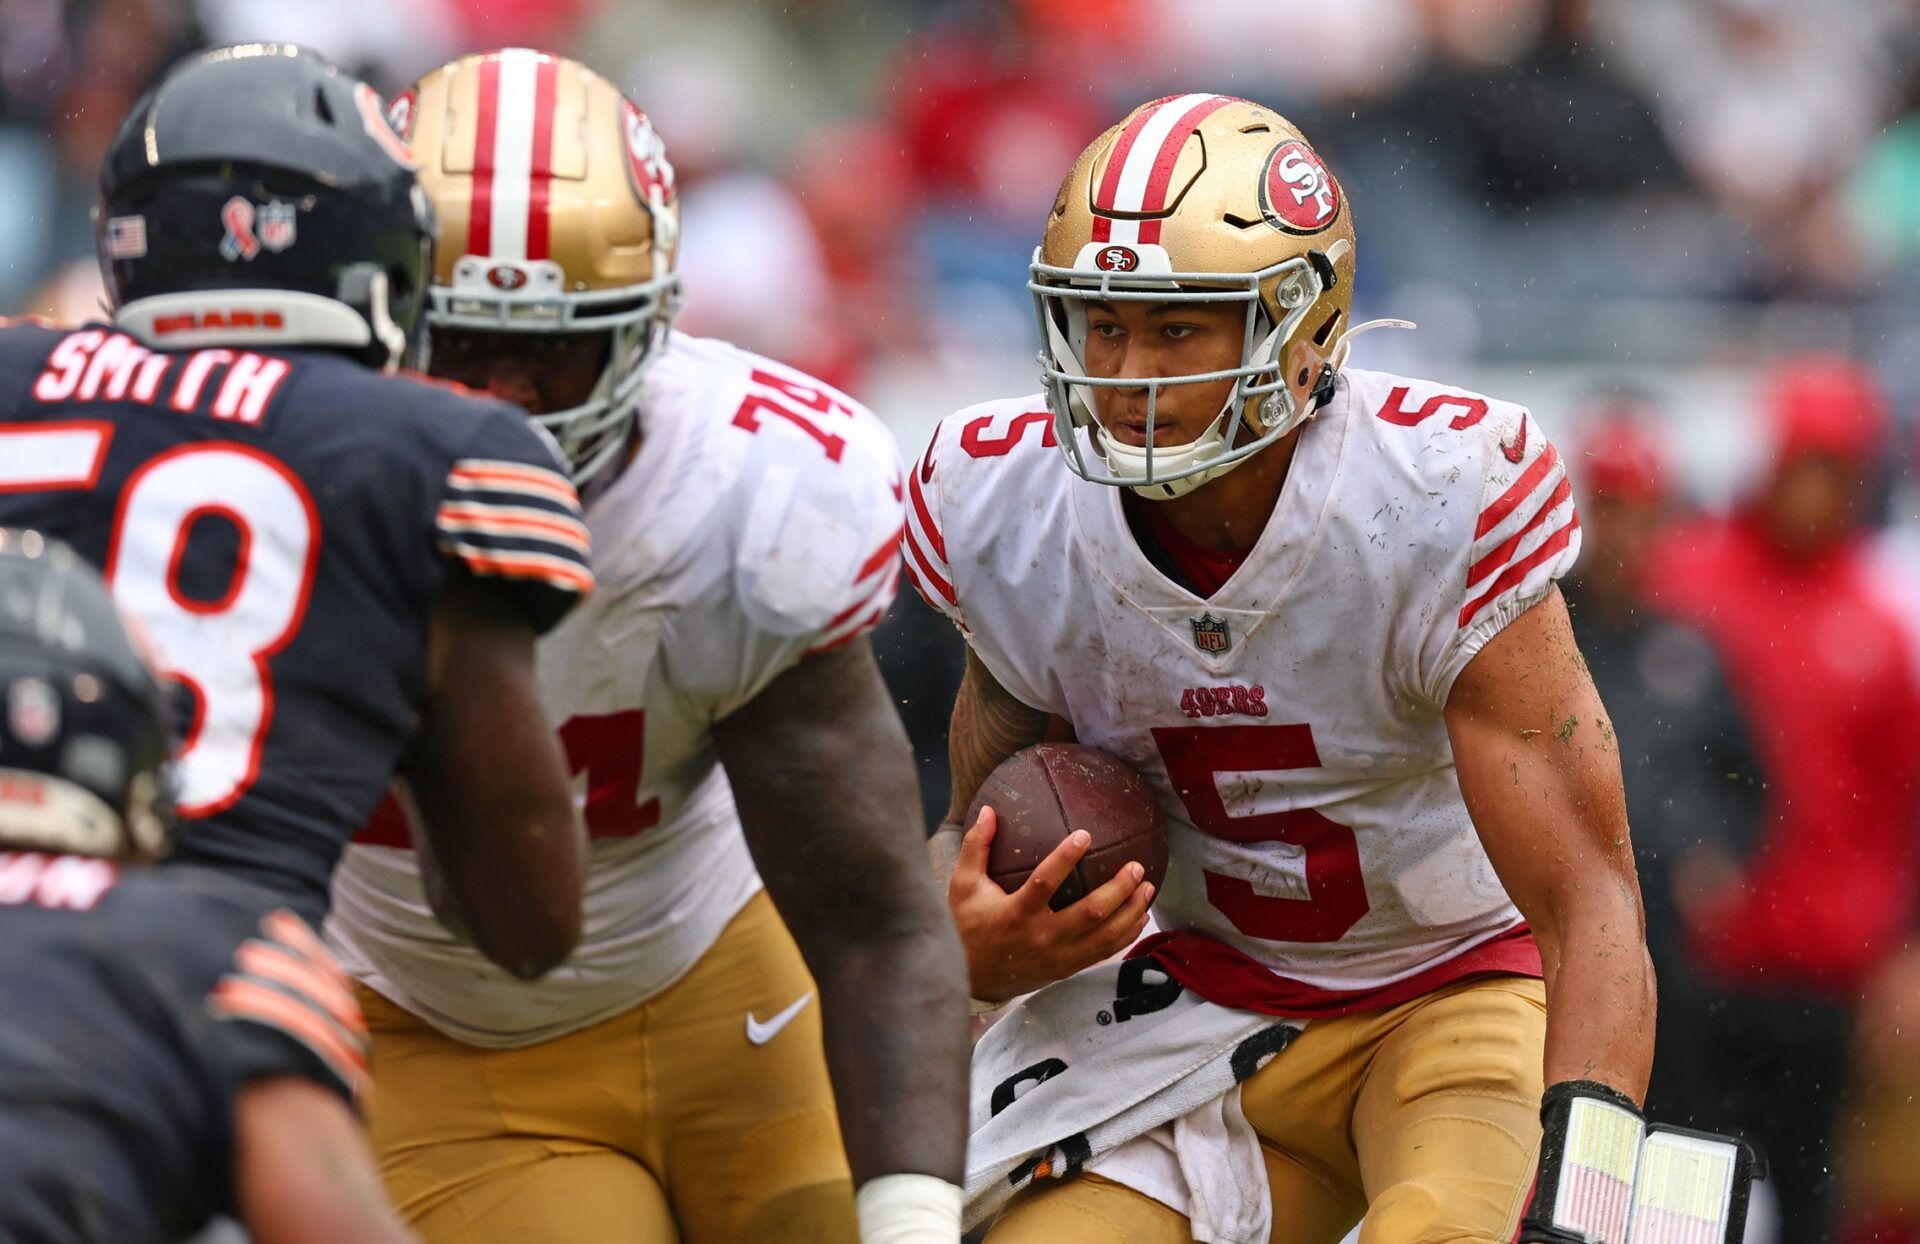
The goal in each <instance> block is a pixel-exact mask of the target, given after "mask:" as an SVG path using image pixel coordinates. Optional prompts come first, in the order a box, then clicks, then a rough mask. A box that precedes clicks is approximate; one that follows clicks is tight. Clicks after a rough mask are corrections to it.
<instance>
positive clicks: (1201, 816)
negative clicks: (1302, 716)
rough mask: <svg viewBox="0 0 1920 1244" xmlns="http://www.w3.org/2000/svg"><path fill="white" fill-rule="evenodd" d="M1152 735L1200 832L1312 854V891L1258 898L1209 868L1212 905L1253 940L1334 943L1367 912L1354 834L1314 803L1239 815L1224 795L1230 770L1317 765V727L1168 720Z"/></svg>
mask: <svg viewBox="0 0 1920 1244" xmlns="http://www.w3.org/2000/svg"><path fill="white" fill-rule="evenodd" d="M1153 741H1154V743H1155V744H1156V745H1158V746H1159V748H1160V756H1161V759H1162V760H1164V761H1165V762H1166V767H1167V777H1168V778H1170V779H1172V781H1173V789H1174V791H1175V793H1177V794H1178V795H1179V796H1180V802H1181V803H1182V804H1184V805H1185V806H1186V809H1187V819H1188V820H1190V821H1192V822H1193V825H1194V828H1195V829H1198V830H1199V831H1200V832H1201V833H1203V834H1206V835H1208V836H1209V837H1212V838H1223V839H1225V840H1226V841H1228V842H1243V843H1262V842H1283V843H1286V844H1287V845H1289V846H1293V847H1298V848H1299V849H1300V850H1301V851H1302V852H1303V853H1304V855H1305V857H1306V858H1305V865H1306V875H1307V897H1305V898H1280V897H1276V896H1274V895H1270V894H1261V893H1259V892H1258V891H1256V890H1255V889H1254V888H1253V883H1252V882H1251V881H1248V880H1247V879H1246V878H1244V877H1230V876H1227V875H1226V874H1225V873H1218V872H1212V871H1209V872H1208V873H1207V874H1206V879H1207V901H1208V902H1209V903H1212V904H1213V906H1214V907H1215V908H1216V909H1217V910H1218V911H1219V912H1220V913H1221V914H1222V915H1224V916H1225V917H1226V918H1227V919H1228V920H1230V921H1232V922H1233V927H1234V928H1236V929H1238V930H1240V931H1241V932H1242V933H1245V934H1246V935H1247V936H1248V937H1258V938H1262V939H1264V940H1266V941H1270V942H1337V941H1339V940H1340V939H1341V938H1343V937H1345V936H1346V935H1347V930H1349V929H1351V928H1352V927H1353V926H1354V925H1356V924H1358V923H1360V918H1361V917H1362V916H1364V915H1366V914H1367V908H1368V903H1367V886H1366V881H1365V879H1364V878H1363V877H1362V875H1361V872H1360V847H1359V844H1358V843H1357V842H1356V841H1355V840H1354V836H1353V831H1352V830H1351V829H1349V828H1347V827H1346V826H1345V825H1341V824H1339V823H1337V822H1335V821H1330V820H1328V819H1327V818H1326V817H1324V816H1322V815H1320V813H1318V812H1316V811H1314V810H1313V809H1312V808H1293V809H1289V810H1288V811H1285V812H1258V813H1254V814H1253V815H1251V816H1234V815H1232V814H1231V813H1229V812H1228V811H1227V805H1226V801H1225V800H1224V799H1223V798H1222V797H1221V795H1220V785H1219V779H1220V777H1221V775H1223V774H1250V773H1259V772H1261V771H1262V770H1267V771H1271V770H1275V769H1317V768H1319V767H1320V753H1319V752H1318V751H1317V750H1316V749H1315V748H1314V746H1313V727H1312V726H1307V725H1285V726H1163V727H1159V728H1157V729H1155V730H1154V732H1153Z"/></svg>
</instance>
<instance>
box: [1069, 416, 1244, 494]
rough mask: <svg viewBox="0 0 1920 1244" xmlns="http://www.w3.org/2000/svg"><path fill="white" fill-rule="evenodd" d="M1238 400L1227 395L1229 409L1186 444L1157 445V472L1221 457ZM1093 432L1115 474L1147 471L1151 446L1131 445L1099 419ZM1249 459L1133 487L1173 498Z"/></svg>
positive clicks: (1178, 469) (1175, 471) (1174, 472)
mask: <svg viewBox="0 0 1920 1244" xmlns="http://www.w3.org/2000/svg"><path fill="white" fill-rule="evenodd" d="M1236 405H1238V402H1237V401H1235V399H1233V398H1228V399H1227V405H1226V407H1225V409H1223V410H1221V412H1220V413H1219V414H1218V415H1216V416H1215V417H1214V420H1213V422H1212V423H1210V424H1208V425H1207V430H1206V431H1204V432H1202V433H1201V434H1200V435H1199V436H1197V437H1195V438H1194V439H1193V440H1190V441H1188V442H1187V443H1186V444H1184V445H1164V446H1162V445H1155V446H1154V447H1153V463H1152V465H1153V473H1154V474H1155V475H1179V473H1180V472H1181V471H1188V470H1192V469H1193V468H1194V467H1195V466H1197V465H1198V464H1200V463H1202V462H1205V461H1206V460H1207V459H1209V458H1214V457H1218V456H1219V455H1220V454H1222V453H1224V452H1226V448H1227V420H1228V419H1229V418H1231V417H1232V415H1233V410H1234V407H1235V406H1236ZM1093 436H1094V439H1095V440H1096V441H1098V442H1099V443H1100V453H1101V456H1103V457H1104V458H1106V460H1107V465H1108V466H1109V467H1111V468H1112V470H1113V473H1114V474H1115V475H1145V474H1146V473H1147V465H1148V463H1147V447H1146V446H1145V445H1129V444H1127V443H1126V442H1124V441H1119V440H1115V439H1114V437H1113V434H1112V433H1110V432H1108V431H1107V429H1106V428H1105V427H1103V426H1101V425H1100V424H1099V423H1098V422H1096V423H1095V424H1094V425H1093ZM1244 461H1245V459H1237V460H1235V461H1233V462H1223V463H1221V464H1220V465H1218V466H1216V467H1212V468H1210V469H1206V470H1198V471H1193V474H1191V475H1181V476H1180V478H1178V479H1170V480H1167V481H1166V482H1165V483H1162V484H1134V485H1131V488H1132V490H1133V491H1134V492H1136V493H1138V494H1139V495H1140V496H1142V497H1145V498H1147V499H1148V500H1150V501H1171V500H1173V499H1174V498H1175V497H1184V496H1186V495H1187V494H1188V493H1190V492H1192V491H1193V490H1194V489H1196V488H1198V487H1200V485H1202V484H1204V483H1206V482H1207V481H1208V480H1210V479H1215V478H1217V477H1219V476H1221V475H1225V474H1226V473H1227V472H1228V471H1231V470H1232V469H1233V468H1234V467H1236V466H1238V465H1239V464H1240V463H1241V462H1244Z"/></svg>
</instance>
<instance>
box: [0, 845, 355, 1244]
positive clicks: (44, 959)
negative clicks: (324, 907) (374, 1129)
mask: <svg viewBox="0 0 1920 1244" xmlns="http://www.w3.org/2000/svg"><path fill="white" fill-rule="evenodd" d="M273 904H274V896H273V894H272V893H271V892H269V891H264V890H262V889H261V888H260V887H257V886H255V885H253V884H252V883H251V882H247V881H243V880H241V879H239V878H236V877H231V876H227V875H224V874H221V873H216V872H213V871H211V870H208V869H152V870H145V871H141V872H134V873H121V872H120V871H119V870H118V869H117V867H116V866H115V865H114V864H112V863H110V862H108V861H106V860H99V859H89V858H85V857H82V856H73V855H41V854H37V853H28V852H19V853H13V852H0V997H4V998H7V999H10V1002H9V1004H8V1006H7V1009H6V1022H5V1023H0V1240H8V1241H33V1242H34V1244H68V1242H72V1244H81V1242H83V1241H99V1240H114V1241H127V1242H129V1244H136V1242H141V1241H150V1240H177V1239H180V1238H183V1237H184V1236H186V1235H189V1234H191V1233H193V1232H194V1231H195V1230H197V1229H198V1228H199V1227H201V1226H202V1225H203V1224H204V1223H205V1222H206V1221H207V1219H208V1218H209V1217H210V1216H211V1215H214V1214H219V1213H231V1212H232V1209H233V1206H232V1200H233V1189H232V1167H233V1153H234V1139H233V1118H234V1107H235V1098H236V1096H237V1095H238V1094H239V1092H240V1091H241V1090H242V1089H243V1088H245V1086H246V1085H247V1083H248V1082H249V1081H251V1080H255V1079H259V1078H267V1077H279V1076H296V1077H300V1078H303V1079H307V1080H311V1081H313V1082H315V1083H318V1084H321V1085H323V1086H325V1087H327V1088H330V1089H332V1090H333V1091H335V1092H337V1093H339V1094H340V1095H341V1096H342V1097H344V1098H345V1099H347V1100H348V1101H352V1100H353V1099H354V1098H355V1096H356V1095H357V1094H358V1093H359V1092H360V1091H361V1089H362V1087H363V1085H364V1082H365V1079H366V1075H367V1068H366V1051H365V1044H366V1025H365V1021H364V1020H363V1019H362V1018H361V1016H360V1010H359V1007H358V1005H357V1004H356V1003H355V1002H354V999H353V994H352V992H351V990H350V987H349V986H348V983H347V979H346V977H345V976H344V975H343V974H342V973H341V971H340V969H339V967H338V965H336V964H335V963H334V962H333V959H332V958H331V957H330V956H329V955H328V953H327V950H326V948H325V946H323V945H322V944H321V942H320V940H319V939H318V938H317V937H316V936H315V935H314V933H313V931H312V929H311V928H310V927H309V926H308V925H307V924H306V923H305V922H304V921H302V920H301V919H300V918H299V917H298V916H295V915H294V914H293V913H292V912H290V911H288V910H286V909H285V908H277V907H274V905H273ZM263 911H264V912H265V913H266V914H264V915H262V912H263Z"/></svg>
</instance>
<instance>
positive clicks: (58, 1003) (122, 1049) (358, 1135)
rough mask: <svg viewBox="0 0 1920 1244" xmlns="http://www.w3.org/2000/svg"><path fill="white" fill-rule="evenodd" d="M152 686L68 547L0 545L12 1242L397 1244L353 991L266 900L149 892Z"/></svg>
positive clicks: (1, 821) (161, 750) (157, 845)
mask: <svg viewBox="0 0 1920 1244" xmlns="http://www.w3.org/2000/svg"><path fill="white" fill-rule="evenodd" d="M172 742H173V739H172V733H171V731H170V730H169V729H168V726H167V704H166V700H165V697H164V695H163V693H162V691H161V687H160V684H159V683H158V681H157V680H156V679H155V678H154V675H153V673H152V671H151V670H150V669H149V668H148V667H147V665H146V664H145V662H143V661H142V660H141V658H140V657H139V656H138V655H137V653H136V650H135V647H134V643H133V641H132V639H131V638H130V637H129V636H128V635H127V633H126V631H125V630H124V629H123V628H122V624H121V621H120V618H119V615H118V614H117V613H116V611H115V609H114V605H113V602H112V601H111V600H110V599H109V598H108V596H107V589H106V585H105V584H104V583H102V582H101V580H100V576H99V575H97V574H96V573H94V571H93V570H92V569H90V568H89V567H88V566H87V565H86V564H85V563H84V562H82V561H81V560H80V559H79V557H77V556H76V555H75V554H74V552H73V551H72V550H71V549H69V548H67V547H66V546H65V545H62V544H58V543H55V542H52V541H49V540H47V539H45V538H44V537H42V536H41V535H40V534H39V533H38V532H33V531H13V530H7V529H0V993H4V995H5V996H6V997H7V999H8V1000H9V1001H8V1006H7V1011H6V1018H5V1021H4V1022H3V1023H0V1239H7V1240H21V1241H27V1240H31V1241H35V1242H36V1244H87V1242H89V1241H95V1240H125V1241H129V1242H133V1241H162V1240H178V1239H181V1238H184V1237H185V1236H187V1235H189V1234H191V1233H192V1232H194V1231H196V1230H198V1229H199V1228H200V1227H202V1226H204V1225H205V1224H206V1222H207V1221H208V1219H209V1218H210V1217H211V1216H212V1215H214V1214H216V1213H225V1214H232V1215H236V1216H238V1217H239V1218H241V1219H242V1220H243V1221H244V1222H245V1223H246V1225H247V1227H248V1230H249V1232H250V1234H251V1236H252V1238H253V1240H254V1241H255V1242H256V1244H330V1242H332V1241H338V1240H355V1241H365V1242H366V1244H400V1242H401V1241H404V1240H408V1239H411V1238H413V1237H412V1236H411V1235H410V1234H409V1233H408V1232H407V1231H406V1229H405V1228H404V1227H402V1226H401V1225H400V1221H399V1219H398V1218H396V1217H395V1216H394V1212H393V1209H392V1207H391V1206H389V1205H388V1204H387V1203H386V1200H385V1198H384V1197H383V1196H382V1195H381V1191H380V1180H379V1174H378V1172H377V1171H376V1170H375V1168H374V1163H373V1155H372V1153H371V1152H370V1151H369V1150H368V1148H367V1141H366V1137H365V1135H364V1134H362V1132H361V1130H360V1124H359V1120H358V1119H356V1118H355V1117H354V1113H353V1099H354V1095H355V1093H356V1092H357V1091H358V1090H359V1089H360V1087H361V1086H362V1084H363V1083H364V1081H365V1079H366V1058H365V1049H364V1041H365V1028H364V1026H363V1025H362V1023H361V1021H360V1014H359V1011H358V1010H357V1009H356V1008H355V1007H354V1005H353V997H352V995H351V994H350V993H349V992H348V982H347V978H346V976H345V974H344V973H342V972H341V971H340V969H339V967H338V966H336V965H335V964H334V962H333V960H332V958H331V957H330V956H329V955H328V954H327V952H326V948H325V947H324V946H323V945H322V944H321V942H320V939H319V937H318V936H316V935H315V934H314V932H313V931H312V930H311V929H310V928H309V927H308V925H307V924H306V922H305V921H303V920H301V919H300V918H299V917H298V916H296V915H294V914H293V913H292V912H291V911H289V910H287V909H285V908H284V907H281V906H279V904H278V902H277V900H276V897H275V895H274V894H273V893H272V892H271V891H269V890H265V889H263V888H262V887H260V886H258V885H256V884H254V883H252V882H247V881H242V880H240V879H238V878H235V877H232V876H229V875H225V874H221V873H216V872H213V871H211V870H208V869H191V868H165V869H150V868H145V867H140V865H144V864H147V863H150V862H151V861H152V860H153V859H154V857H155V856H156V855H159V854H160V853H162V852H164V851H165V849H166V847H167V845H168V840H169V837H170V832H171V823H172V804H173V788H172V779H171V776H170V775H169V774H168V772H167V771H166V769H165V768H164V767H163V762H164V761H165V760H166V758H167V755H168V752H169V750H170V749H171V746H172Z"/></svg>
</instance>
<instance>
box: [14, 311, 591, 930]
mask: <svg viewBox="0 0 1920 1244" xmlns="http://www.w3.org/2000/svg"><path fill="white" fill-rule="evenodd" d="M0 526H18V527H31V528H35V529H37V530H39V531H41V532H43V533H45V534H46V535H48V536H52V537H55V538H58V539H61V540H64V541H66V542H67V543H69V544H71V545H72V546H73V547H74V548H75V549H76V550H77V551H78V552H79V553H80V554H81V555H82V556H83V557H85V558H87V559H88V560H89V561H91V562H93V563H94V564H95V565H98V566H100V567H102V568H103V570H104V573H105V575H106V578H107V582H108V585H109V586H110V587H111V588H112V590H113V594H114V598H115V600H116V601H117V602H118V603H119V604H120V606H121V608H122V609H123V610H125V611H126V612H127V613H129V614H131V615H132V616H133V617H135V618H137V619H138V620H139V622H140V623H141V624H142V628H143V629H144V631H145V632H146V634H147V635H148V636H149V638H150V639H151V640H152V643H153V645H154V647H155V649H156V656H157V659H158V664H159V665H160V666H161V667H162V668H163V670H164V672H165V673H166V674H167V675H168V676H170V677H171V678H172V679H173V680H175V681H176V682H177V683H179V684H180V686H182V687H184V688H185V689H186V690H187V692H189V693H190V696H191V700H192V716H191V718H190V720H188V721H186V722H184V723H182V729H181V737H182V738H183V740H184V744H183V749H182V751H181V754H180V756H179V759H178V762H177V773H178V780H179V799H180V815H181V818H182V824H181V826H180V829H179V832H178V835H177V839H178V840H177V843H176V846H175V851H174V858H175V859H176V860H187V861H198V862H203V863H210V864H213V865H215V866H218V867H221V868H225V869H229V870H232V871H237V872H241V873H246V874H250V875H252V876H254V877H256V878H258V879H260V880H262V881H264V882H266V883H267V884H269V885H271V886H273V887H275V888H276V889H278V890H280V891H282V892H283V893H286V894H287V895H288V897H289V899H290V900H292V901H295V902H296V903H297V904H298V905H299V906H300V907H301V910H302V911H303V913H304V914H308V915H317V914H318V912H319V911H320V910H321V908H322V906H323V905H324V903H325V900H326V892H327V891H326V887H327V879H328V876H329V875H330V874H331V872H332V871H333V865H334V862H335V861H336V860H337V858H338V857H339V853H340V851H341V849H342V848H343V847H344V846H345V845H346V842H347V839H348V838H349V837H350V836H351V835H352V833H353V831H354V830H355V829H356V828H357V827H358V826H360V825H361V824H363V823H364V822H365V820H366V818H367V816H368V815H369V813H371V811H372V810H373V808H374V807H375V806H376V805H377V804H378V803H379V801H380V799H381V797H382V796H383V795H384V794H385V792H386V789H387V786H388V783H389V782H390V781H391V779H392V776H393V770H394V766H395V764H396V762H397V761H398V760H399V758H400V755H401V752H402V750H403V749H404V748H405V746H406V744H407V743H408V741H409V740H410V739H411V738H412V736H413V734H414V731H415V729H416V725H417V722H418V716H419V710H420V708H421V706H422V704H423V703H424V701H425V695H426V691H427V686H426V675H427V634H428V623H429V621H430V619H431V617H432V614H433V610H434V606H435V603H436V601H437V600H438V598H439V595H440V587H441V584H442V582H443V580H444V579H445V577H446V573H447V568H448V567H449V566H450V565H457V566H460V567H463V568H465V569H466V570H467V571H468V572H470V573H472V574H475V575H479V576H484V577H487V578H490V579H496V580H498V581H499V582H500V583H501V584H503V585H505V587H506V589H507V590H509V591H510V592H511V593H512V594H513V596H514V597H515V599H517V600H518V601H519V602H520V603H521V604H522V605H523V606H524V608H525V609H526V612H527V615H528V617H529V619H530V620H531V621H532V622H533V623H534V625H535V626H536V627H538V628H539V629H543V630H544V629H546V628H548V627H550V626H552V625H553V624H554V623H555V622H557V621H558V620H559V619H560V617H561V616H562V615H564V614H565V613H566V611H567V610H568V609H569V608H571V607H572V605H573V604H574V602H575V601H576V600H577V599H579V597H580V596H581V595H582V594H584V593H585V592H587V591H588V590H589V589H590V588H591V587H592V584H593V577H592V574H591V572H590V571H589V570H588V569H587V536H586V529H585V527H584V526H583V525H582V524H581V521H580V517H579V503H578V499H577V498H576V497H575V495H574V491H573V486H572V485H571V484H570V483H569V482H568V480H567V478H566V476H565V475H563V474H562V473H561V472H560V470H559V464H558V462H557V461H556V460H555V458H554V455H553V453H552V451H551V449H550V448H549V446H548V444H547V443H546V442H545V441H543V440H542V438H541V437H540V435H539V433H537V432H536V431H534V430H533V429H532V428H531V427H529V426H528V424H527V422H526V419H525V418H524V417H523V416H522V415H521V413H520V412H519V410H518V409H516V408H514V407H511V406H508V405H506V404H505V403H503V402H496V401H492V400H490V399H486V398H481V397H476V396H473V395H467V394H462V393H458V392H456V391H454V390H453V389H452V388H451V387H449V386H444V385H437V384H428V383H425V382H422V381H418V380H413V379H408V378H403V377H389V376H382V375H380V374H379V373H377V372H375V371H373V370H372V369H370V368H368V367H365V366H363V365H361V364H359V363H356V362H354V361H352V360H350V359H348V358H347V357H345V356H344V355H340V354H334V353H329V352H326V351H322V350H294V351H285V352H277V353H269V352H266V351H265V350H261V351H258V352H256V351H250V350H244V349H238V348H235V349H231V350H228V349H202V350H194V351H182V352H168V351H164V350H150V349H148V348H147V347H145V346H143V345H141V344H139V343H138V342H136V341H135V340H134V339H133V338H132V337H129V336H126V335H125V334H122V333H117V332H114V331H112V330H111V329H108V328H105V327H99V326H95V327H88V328H82V329H80V330H78V331H75V332H70V333H63V332H60V331H58V330H56V329H52V328H47V327H40V326H18V327H14V328H10V329H7V330H5V331H3V332H0Z"/></svg>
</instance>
